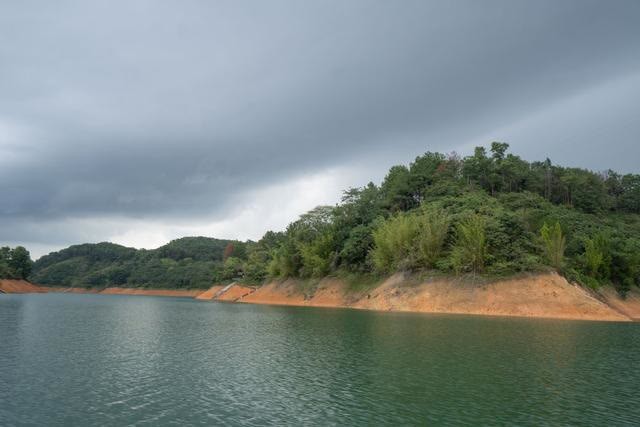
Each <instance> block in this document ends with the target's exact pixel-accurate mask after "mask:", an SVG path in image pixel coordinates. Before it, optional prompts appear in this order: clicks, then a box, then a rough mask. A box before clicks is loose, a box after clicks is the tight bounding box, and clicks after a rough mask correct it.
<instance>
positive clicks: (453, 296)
mask: <svg viewBox="0 0 640 427" xmlns="http://www.w3.org/2000/svg"><path fill="white" fill-rule="evenodd" d="M0 292H5V293H34V292H39V293H43V292H54V293H90V294H101V295H146V296H171V297H187V298H194V299H198V300H205V301H220V302H231V303H243V304H263V305H287V306H302V307H331V308H354V309H364V310H376V311H392V312H416V313H440V314H472V315H489V316H513V317H531V318H550V319H571V320H598V321H620V322H628V321H634V320H635V321H637V320H640V293H639V292H636V291H635V290H634V291H632V292H631V293H630V294H629V295H628V296H627V298H626V299H624V300H623V299H622V298H620V296H619V295H618V294H617V293H616V292H615V291H614V290H613V289H603V290H601V291H600V292H598V293H594V292H591V291H588V290H586V289H584V288H582V287H580V286H577V285H573V284H570V283H568V282H567V281H566V280H565V279H564V278H563V277H561V276H559V275H557V274H550V273H549V274H537V275H530V276H527V277H522V278H516V279H510V280H503V281H497V282H492V283H488V284H482V285H478V284H475V285H472V284H468V283H467V284H465V283H460V282H456V281H455V280H453V279H435V280H431V281H427V282H422V283H417V284H416V283H414V282H412V281H410V280H408V279H407V277H405V276H404V275H402V274H396V275H393V276H391V277H389V278H388V279H387V280H385V281H384V282H383V283H382V284H380V285H378V286H375V287H373V288H371V289H368V290H367V291H361V292H348V291H347V285H346V284H345V283H344V282H342V281H340V280H338V279H335V278H326V279H323V280H321V281H320V282H319V283H318V285H317V287H316V288H315V289H314V290H313V293H312V294H311V295H305V294H304V293H303V291H302V287H301V286H300V283H299V282H297V281H295V280H292V279H289V280H286V281H282V282H270V283H267V284H265V285H263V286H261V287H258V288H254V287H249V286H244V285H242V284H240V283H232V284H230V285H226V286H222V285H215V286H212V287H211V288H209V289H152V288H147V289H139V288H118V287H108V288H104V289H96V288H73V287H71V288H64V287H49V286H37V285H33V284H31V283H29V282H26V281H17V280H2V281H0Z"/></svg>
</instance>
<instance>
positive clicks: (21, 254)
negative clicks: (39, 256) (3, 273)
mask: <svg viewBox="0 0 640 427" xmlns="http://www.w3.org/2000/svg"><path fill="white" fill-rule="evenodd" d="M32 267H33V261H32V260H31V256H30V254H29V251H28V250H26V249H25V248H24V247H23V246H16V247H15V248H13V250H12V251H11V255H10V259H9V268H10V269H11V270H13V274H14V275H15V277H17V278H18V279H26V278H27V277H29V274H31V269H32Z"/></svg>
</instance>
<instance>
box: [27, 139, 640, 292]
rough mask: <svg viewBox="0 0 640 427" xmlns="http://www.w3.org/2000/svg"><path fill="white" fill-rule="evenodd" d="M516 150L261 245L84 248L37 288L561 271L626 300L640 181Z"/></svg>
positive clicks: (327, 210) (422, 162)
mask: <svg viewBox="0 0 640 427" xmlns="http://www.w3.org/2000/svg"><path fill="white" fill-rule="evenodd" d="M507 151H508V145H507V144H504V143H498V142H495V143H492V144H491V147H490V149H489V150H487V149H485V148H483V147H478V148H476V150H475V152H474V153H473V155H470V156H467V157H464V158H461V157H459V156H457V155H444V154H440V153H430V152H428V153H426V154H424V155H422V156H419V157H417V158H416V159H415V161H414V162H412V163H411V164H410V165H408V166H405V165H398V166H394V167H392V168H391V169H390V170H389V172H388V174H387V176H386V177H385V179H384V180H383V182H382V183H381V184H380V185H375V184H373V183H370V184H368V185H366V186H364V187H362V188H352V189H349V190H347V191H345V192H344V196H343V198H342V202H341V203H340V204H338V205H336V206H320V207H317V208H315V209H313V210H312V211H310V212H308V213H306V214H304V215H302V216H301V217H300V218H299V219H298V220H297V221H295V222H293V223H291V224H290V225H289V226H288V227H287V229H286V230H284V231H281V232H271V231H269V232H267V233H266V234H265V235H264V237H263V238H262V239H260V240H259V241H258V242H245V243H242V242H229V241H224V240H215V239H206V238H185V239H180V240H177V241H174V242H171V243H170V244H168V245H166V246H163V247H162V248H159V249H157V250H148V251H145V250H140V251H136V250H134V249H130V248H124V247H121V246H117V245H112V244H107V243H103V244H99V245H80V246H73V247H71V248H68V249H65V250H63V251H60V252H58V253H54V254H51V255H48V256H46V257H43V258H42V259H40V260H38V261H37V262H36V263H35V265H34V272H33V274H32V275H31V276H30V278H31V280H33V281H34V282H39V283H55V284H72V285H101V286H102V285H127V286H140V285H151V286H171V287H189V286H207V285H208V284H210V283H212V282H216V281H228V280H232V279H233V278H242V279H243V280H244V281H246V282H251V283H256V284H259V283H261V282H263V281H264V280H266V279H267V278H285V277H303V278H319V277H323V276H326V275H349V276H350V277H352V278H356V279H358V278H362V277H363V276H372V277H377V276H384V275H387V274H391V273H393V272H395V271H401V270H402V271H411V272H433V273H438V274H445V275H454V274H455V275H464V274H473V275H474V276H475V275H485V276H493V277H496V276H509V275H513V274H517V273H519V272H525V271H528V272H530V271H548V270H551V269H553V270H557V271H559V272H560V273H561V274H563V275H565V276H567V277H568V278H569V279H571V280H574V281H577V282H579V283H581V284H583V285H588V286H592V287H597V286H600V285H603V284H609V283H611V284H613V285H615V286H616V287H617V288H618V289H619V290H620V291H621V292H624V291H625V289H628V288H629V287H631V286H636V285H638V284H640V215H639V214H640V175H636V174H627V175H620V174H617V173H615V172H613V171H610V170H609V171H606V172H592V171H589V170H585V169H579V168H567V167H562V166H559V165H555V164H553V163H552V162H551V161H550V160H548V159H547V160H546V161H538V162H527V161H525V160H523V159H521V158H520V157H518V156H516V155H513V154H510V153H508V152H507ZM225 248H226V250H225Z"/></svg>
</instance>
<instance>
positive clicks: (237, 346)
mask: <svg viewBox="0 0 640 427" xmlns="http://www.w3.org/2000/svg"><path fill="white" fill-rule="evenodd" d="M165 424H175V425H188V424H208V425H249V426H252V425H255V426H258V425H362V426H368V425H469V424H471V425H478V424H491V425H505V424H517V425H535V426H539V425H545V424H547V425H567V424H570V425H600V426H604V425H607V426H610V425H625V424H636V425H638V424H640V324H624V323H604V322H577V321H555V320H528V319H517V318H490V317H473V316H445V315H442V316H440V315H418V314H400V313H376V312H363V311H355V310H340V309H335V310H334V309H314V308H295V307H268V306H254V305H241V304H237V305H235V304H221V303H209V302H201V301H195V300H191V299H181V298H163V297H140V296H115V295H114V296H107V295H70V294H32V295H0V425H3V426H11V425H65V426H66V425H81V426H86V425H165Z"/></svg>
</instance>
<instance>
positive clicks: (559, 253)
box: [540, 222, 567, 270]
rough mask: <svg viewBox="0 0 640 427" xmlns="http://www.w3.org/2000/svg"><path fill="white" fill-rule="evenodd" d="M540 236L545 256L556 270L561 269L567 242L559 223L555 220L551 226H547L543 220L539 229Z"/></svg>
mask: <svg viewBox="0 0 640 427" xmlns="http://www.w3.org/2000/svg"><path fill="white" fill-rule="evenodd" d="M540 235H541V236H542V242H543V243H544V251H545V254H546V256H547V260H548V261H549V262H550V263H551V266H552V267H554V268H555V269H556V270H560V269H562V266H563V264H564V251H565V249H566V247H567V242H566V239H565V236H564V234H563V233H562V228H561V227H560V223H559V222H556V224H555V225H554V226H553V227H549V225H547V223H546V222H545V223H544V225H543V226H542V229H541V230H540Z"/></svg>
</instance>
